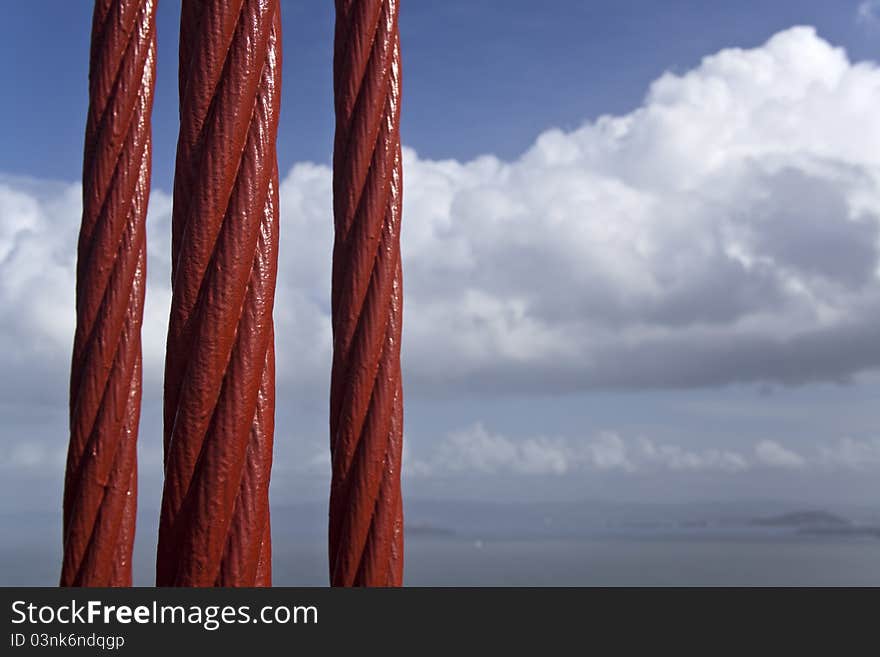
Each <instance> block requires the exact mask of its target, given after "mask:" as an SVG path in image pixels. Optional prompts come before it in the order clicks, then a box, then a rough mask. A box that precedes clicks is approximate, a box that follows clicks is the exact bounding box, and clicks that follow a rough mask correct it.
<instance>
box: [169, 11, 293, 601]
mask: <svg viewBox="0 0 880 657" xmlns="http://www.w3.org/2000/svg"><path fill="white" fill-rule="evenodd" d="M279 5H280V3H279V0H184V2H183V5H182V15H181V24H180V121H181V123H180V135H179V139H178V144H177V163H176V169H175V176H174V209H173V219H172V301H171V316H170V322H169V330H168V344H167V352H166V363H165V441H164V447H165V485H164V491H163V498H162V510H161V516H160V526H159V545H158V555H157V562H156V583H157V584H158V585H160V586H268V585H270V584H271V540H270V529H269V474H270V469H271V464H272V441H273V433H274V410H275V353H274V329H273V319H272V311H273V305H274V296H275V279H276V275H277V260H278V164H277V155H276V150H275V148H276V146H275V137H276V132H277V129H278V113H279V108H280V101H281V16H280V6H279Z"/></svg>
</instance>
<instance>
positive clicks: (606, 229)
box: [0, 28, 880, 470]
mask: <svg viewBox="0 0 880 657" xmlns="http://www.w3.org/2000/svg"><path fill="white" fill-rule="evenodd" d="M587 83H588V80H585V81H584V84H587ZM877 107H880V70H878V69H877V67H876V66H875V65H874V64H873V63H857V64H854V63H851V62H850V61H848V59H847V57H846V54H845V53H844V52H843V51H842V50H840V49H837V48H834V47H832V46H831V45H829V44H828V43H827V42H825V41H824V40H822V39H821V38H819V37H818V36H817V35H816V34H815V32H814V31H813V30H812V29H811V28H793V29H790V30H787V31H785V32H782V33H780V34H778V35H776V36H774V37H773V38H772V39H771V40H770V41H768V42H767V43H766V44H765V45H763V46H761V47H759V48H755V49H752V50H741V49H730V50H725V51H722V52H720V53H718V54H716V55H712V56H710V57H707V58H706V59H704V60H703V61H702V62H701V63H700V64H699V66H697V67H696V68H694V69H693V70H692V71H690V72H688V73H686V74H684V75H673V74H666V75H663V76H662V77H661V78H659V79H658V80H657V81H655V82H654V84H653V85H651V87H650V89H649V90H648V93H647V95H646V97H645V100H644V102H643V104H642V105H641V106H640V107H639V108H637V109H636V110H634V111H633V112H631V113H629V114H627V115H624V116H604V117H601V118H599V119H598V120H596V121H593V122H589V123H586V124H585V125H584V126H582V127H581V128H579V129H577V130H574V131H572V132H564V131H561V130H556V129H553V130H548V131H547V132H545V133H543V134H542V135H540V136H539V137H538V138H537V140H536V142H535V144H534V146H533V147H532V148H530V149H529V150H528V151H527V152H526V153H524V154H523V155H522V156H521V157H519V158H518V159H516V160H514V161H511V162H504V161H501V160H499V159H497V158H495V157H492V156H486V157H482V158H478V159H476V160H474V161H471V162H458V161H455V160H445V161H432V160H427V159H423V158H421V157H419V156H418V155H417V154H416V153H415V152H413V151H412V150H410V149H406V150H405V155H404V159H405V172H406V173H405V176H404V178H405V183H406V189H405V203H404V206H405V218H404V230H403V249H404V258H405V274H404V276H405V285H404V289H405V293H406V304H405V327H404V367H405V380H406V385H407V391H408V392H407V394H417V395H418V394H436V393H437V392H442V393H444V394H468V395H472V394H486V393H489V394H502V393H504V392H507V391H510V390H523V391H541V392H553V391H559V390H575V389H583V388H590V387H604V388H645V387H688V386H709V385H717V384H726V383H732V382H756V381H761V382H764V381H768V382H783V383H805V382H810V381H816V380H822V381H839V380H842V379H846V378H848V377H851V376H852V375H853V374H855V373H857V372H860V371H863V370H867V369H876V368H877V366H878V365H880V349H878V342H877V340H876V326H877V325H878V323H880V280H878V249H880V114H878V113H877V111H876V108H877ZM330 189H331V188H330V170H329V169H328V167H326V166H322V165H314V164H307V163H306V164H298V165H296V166H295V167H293V168H292V170H291V171H290V172H289V173H288V174H287V175H286V176H285V177H284V179H283V181H282V185H281V208H282V225H281V235H282V237H281V240H282V241H281V250H280V269H279V277H278V295H277V301H276V323H277V328H276V336H277V350H278V363H279V366H278V382H279V387H280V390H281V398H283V397H284V395H297V396H307V395H310V396H312V397H313V398H323V397H324V396H326V390H327V380H328V378H329V365H330V345H331V333H330V324H329V302H328V299H329V281H330V273H329V272H330V269H329V267H330V252H331V248H332V220H331V204H330ZM79 204H80V201H79V190H78V186H76V185H52V184H48V183H36V182H33V181H31V182H27V181H21V180H16V179H9V178H3V179H0V306H2V307H3V308H4V309H5V310H6V312H4V313H3V315H2V317H0V345H2V347H3V348H2V349H0V370H2V371H3V372H4V373H6V376H5V377H4V380H3V381H2V382H0V399H3V400H6V401H9V400H13V399H27V400H31V401H33V399H35V398H45V397H47V396H54V397H53V399H56V401H57V399H62V398H63V397H64V396H65V395H66V377H67V368H68V366H69V351H70V344H71V340H72V334H73V322H74V313H73V276H74V258H75V245H76V230H77V227H78V223H79V211H80V210H79V207H80V205H79ZM169 214H170V199H169V197H168V195H167V194H164V193H162V192H161V191H160V190H154V191H153V193H152V197H151V205H150V219H149V224H148V226H149V227H148V233H149V237H148V239H149V257H150V263H149V285H148V294H147V310H146V319H145V327H144V332H145V333H144V340H145V376H146V378H147V381H148V387H147V391H146V392H147V394H148V395H150V394H151V395H154V396H158V394H159V391H160V387H159V386H160V382H161V378H162V373H161V370H162V360H163V359H162V353H163V348H164V334H165V328H166V325H167V306H168V301H169V297H170V292H169V285H168V279H169V274H168V271H169V262H168V255H167V254H168V233H169V226H168V222H169ZM540 450H541V453H542V454H544V455H547V453H548V451H549V452H550V453H552V449H551V448H550V447H548V446H546V445H541V446H540ZM610 454H611V456H609V458H612V460H613V450H612V452H611V453H610ZM537 458H538V457H535V459H537ZM542 458H543V457H542ZM548 458H549V460H548V461H547V462H540V461H539V460H533V461H530V463H533V466H534V467H536V468H544V469H548V470H553V469H554V468H558V467H561V466H560V463H561V461H560V460H558V459H556V458H555V457H552V454H550V456H548ZM601 458H604V456H601V455H600V459H601ZM664 458H667V459H669V460H670V462H677V463H679V464H681V465H682V467H683V466H684V464H686V463H688V462H689V457H688V456H686V455H674V454H672V455H669V454H667V455H666V456H665V457H664ZM717 458H718V459H719V463H720V462H723V463H727V464H728V466H729V467H734V465H733V464H734V461H731V460H730V459H727V457H725V456H724V455H723V454H719V455H718V456H717ZM490 465H491V464H490ZM530 467H531V466H530Z"/></svg>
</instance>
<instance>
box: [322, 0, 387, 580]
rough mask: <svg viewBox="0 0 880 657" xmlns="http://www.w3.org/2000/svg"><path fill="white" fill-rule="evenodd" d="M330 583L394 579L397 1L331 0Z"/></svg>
mask: <svg viewBox="0 0 880 657" xmlns="http://www.w3.org/2000/svg"><path fill="white" fill-rule="evenodd" d="M334 89H335V100H336V139H335V145H334V152H333V211H334V223H335V229H336V233H335V243H334V247H333V290H332V316H333V370H332V375H331V385H330V451H331V460H332V484H331V491H330V523H329V558H330V582H331V584H332V585H334V586H400V585H401V584H402V580H403V507H402V502H401V490H400V465H401V450H402V439H403V391H402V385H401V371H400V338H401V322H402V303H403V296H402V294H403V293H402V278H401V260H400V221H401V203H402V192H403V190H402V167H401V150H400V37H399V32H398V2H397V0H336V36H335V49H334Z"/></svg>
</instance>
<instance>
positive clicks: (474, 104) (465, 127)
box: [0, 0, 877, 190]
mask: <svg viewBox="0 0 880 657" xmlns="http://www.w3.org/2000/svg"><path fill="white" fill-rule="evenodd" d="M857 4H858V3H855V2H839V3H837V2H835V3H830V2H827V1H823V0H773V2H758V1H755V0H746V1H743V2H728V1H725V0H664V1H663V2H656V1H653V0H591V1H589V2H584V1H581V0H552V1H550V2H546V3H543V4H541V5H540V6H539V7H537V8H536V5H535V3H534V2H530V1H528V0H504V1H503V2H501V1H499V0H448V1H446V2H429V1H427V0H410V1H409V2H404V3H403V4H402V9H401V30H402V39H403V48H404V53H405V62H404V84H405V87H404V89H405V103H406V104H405V112H404V114H403V128H402V130H403V137H404V141H405V142H406V144H407V145H409V146H411V147H413V148H415V149H416V150H417V151H418V152H419V154H420V155H422V156H424V157H430V158H433V159H442V158H457V159H460V160H466V159H470V158H472V157H474V156H477V155H480V154H483V153H493V154H496V155H498V156H499V157H502V158H512V157H515V156H517V155H519V154H520V153H521V152H522V151H524V150H525V149H526V148H528V146H530V145H531V143H532V142H533V141H534V139H535V137H536V136H537V134H538V133H540V132H541V131H543V130H545V129H547V128H548V127H551V126H556V127H560V128H564V129H573V128H576V127H578V126H579V125H580V124H581V123H583V122H584V121H585V120H587V119H592V118H595V117H596V116H599V115H601V114H606V113H613V114H620V113H624V112H627V111H629V110H631V109H633V108H634V107H636V106H637V105H638V104H639V103H640V102H641V99H642V97H643V96H644V93H645V90H646V88H647V86H648V84H649V83H650V82H651V81H652V80H654V79H655V78H656V77H658V76H659V75H660V74H661V73H663V72H664V71H666V70H672V71H684V70H687V69H689V68H691V67H693V66H694V65H696V64H697V63H698V62H699V61H700V59H701V58H702V57H703V56H705V55H707V54H710V53H713V52H716V51H718V50H720V49H722V48H726V47H731V46H739V47H753V46H757V45H759V44H761V43H762V42H763V41H765V40H766V39H767V38H768V37H769V36H770V35H772V34H774V33H775V32H777V31H779V30H781V29H785V28H787V27H790V26H792V25H798V24H807V25H814V26H816V27H817V28H818V30H819V33H820V34H821V35H822V36H823V37H824V38H826V39H828V40H829V41H831V42H832V43H835V44H838V45H842V46H845V47H846V48H847V50H848V51H849V52H850V54H851V56H852V57H853V58H854V59H863V58H865V57H868V56H871V55H872V54H874V53H876V48H877V41H876V39H875V38H874V37H875V35H874V34H873V33H872V31H871V30H866V29H864V26H862V25H859V24H858V22H857V21H856V20H855V16H856V7H857ZM282 5H283V9H282V11H283V20H284V82H283V85H284V86H283V96H282V107H283V114H282V122H281V126H280V128H279V136H278V139H279V149H278V152H279V160H280V165H281V169H282V170H285V169H287V168H288V167H290V166H291V165H292V164H293V163H294V162H299V161H315V162H329V160H330V152H331V149H332V143H333V142H332V130H333V116H332V77H331V66H330V64H331V55H332V37H333V10H332V2H326V1H323V0H283V2H282ZM179 8H180V3H179V2H176V1H174V0H160V2H159V6H158V18H157V20H158V46H159V56H158V75H157V87H156V97H155V108H154V115H153V129H154V171H155V174H154V175H155V178H154V185H155V186H156V187H159V188H162V189H166V190H167V189H170V188H171V179H172V175H173V161H174V149H175V143H176V136H177V133H176V130H177V75H176V69H177V41H178V16H179V10H180V9H179ZM90 25H91V3H89V2H86V1H84V0H83V1H76V2H70V1H69V0H46V1H45V2H9V3H5V4H4V7H3V21H2V24H0V79H2V80H3V81H4V85H5V88H6V89H7V90H8V92H7V93H9V94H10V95H9V98H10V99H14V101H15V102H8V101H7V102H5V103H3V104H2V106H0V122H2V125H4V126H7V129H5V130H4V134H3V142H4V146H3V148H2V149H0V171H3V172H5V173H12V174H19V175H27V176H35V177H42V178H57V179H62V180H74V179H76V178H77V177H78V176H79V174H80V167H81V164H82V162H81V159H82V133H83V126H84V125H85V113H86V107H87V102H88V95H87V91H88V90H87V86H86V76H87V74H88V43H89V29H90ZM36 35H39V36H36ZM49 80H51V84H47V81H49ZM13 126H14V128H13Z"/></svg>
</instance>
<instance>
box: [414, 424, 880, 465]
mask: <svg viewBox="0 0 880 657" xmlns="http://www.w3.org/2000/svg"><path fill="white" fill-rule="evenodd" d="M768 468H769V469H776V470H813V471H824V472H847V471H849V472H859V471H861V472H874V471H877V470H880V440H878V439H873V440H871V439H868V440H856V439H853V438H844V439H841V440H837V441H830V442H823V443H819V444H816V445H813V446H811V447H809V448H807V449H802V450H801V451H795V450H794V449H791V448H789V447H786V446H784V445H782V444H780V443H778V442H776V441H772V440H762V441H760V442H758V443H756V444H755V445H754V447H753V449H752V453H751V454H749V452H748V451H743V450H737V449H715V448H697V449H694V448H688V447H684V446H681V445H677V444H674V443H669V442H658V441H656V440H653V439H651V438H647V437H644V436H640V437H636V438H626V437H624V436H622V435H620V433H618V432H613V431H603V432H599V433H598V434H596V435H594V436H588V437H582V438H573V437H548V436H537V437H531V438H525V439H514V438H510V437H508V436H505V435H503V434H500V433H495V432H493V431H490V430H488V429H487V428H486V427H485V426H484V424H483V423H481V422H478V423H476V424H473V425H470V426H468V427H465V428H463V429H459V430H457V431H453V432H451V433H449V434H448V435H446V436H445V437H443V438H442V439H441V440H440V441H438V442H437V443H436V444H434V445H433V446H431V447H428V448H426V449H424V450H423V451H422V453H420V454H419V455H417V456H413V455H412V454H411V453H405V454H404V472H405V473H406V474H407V475H409V476H411V477H416V478H419V477H439V476H443V477H448V476H454V475H466V474H469V475H497V474H506V475H546V476H563V475H578V474H589V473H596V472H618V473H622V474H628V475H638V474H650V473H671V474H686V473H717V474H722V475H736V474H740V473H746V472H752V471H755V470H761V469H768Z"/></svg>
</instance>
